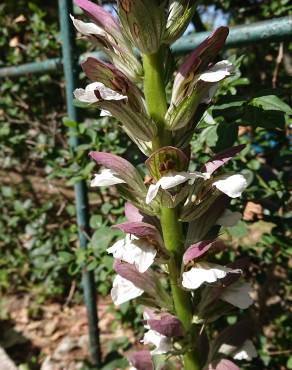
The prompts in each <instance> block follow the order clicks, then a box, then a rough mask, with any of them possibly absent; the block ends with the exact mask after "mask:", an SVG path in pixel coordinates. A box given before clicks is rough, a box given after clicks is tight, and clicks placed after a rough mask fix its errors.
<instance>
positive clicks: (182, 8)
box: [164, 0, 196, 44]
mask: <svg viewBox="0 0 292 370" xmlns="http://www.w3.org/2000/svg"><path fill="white" fill-rule="evenodd" d="M195 8H196V4H195V2H193V1H190V0H172V1H170V5H169V13H168V17H167V23H166V32H165V36H164V42H165V43H166V44H171V43H173V42H174V41H175V40H177V39H178V38H179V37H180V36H181V35H182V34H183V33H184V31H185V30H186V28H187V26H188V24H189V22H190V20H191V18H192V16H193V15H194V12H195Z"/></svg>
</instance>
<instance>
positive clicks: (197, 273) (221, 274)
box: [182, 262, 242, 289]
mask: <svg viewBox="0 0 292 370" xmlns="http://www.w3.org/2000/svg"><path fill="white" fill-rule="evenodd" d="M229 273H235V274H238V273H242V270H240V269H231V268H229V267H226V266H221V265H217V264H214V263H209V262H199V263H196V265H195V267H192V268H191V269H190V270H189V271H186V272H183V274H182V286H183V287H184V288H186V289H198V288H199V287H200V286H201V285H202V284H204V283H214V282H215V281H217V280H220V279H223V278H225V276H226V275H227V274H229Z"/></svg>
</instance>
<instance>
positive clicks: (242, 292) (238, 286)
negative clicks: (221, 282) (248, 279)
mask: <svg viewBox="0 0 292 370" xmlns="http://www.w3.org/2000/svg"><path fill="white" fill-rule="evenodd" d="M251 291H252V287H251V285H250V284H249V283H243V282H241V281H238V282H236V283H234V284H232V285H229V286H228V287H227V288H225V289H224V292H223V294H222V295H221V296H220V299H222V300H223V301H225V302H228V303H230V304H232V305H233V306H235V307H238V308H241V309H243V310H244V309H246V308H248V307H249V306H251V305H252V304H253V300H252V298H251V296H250V293H251Z"/></svg>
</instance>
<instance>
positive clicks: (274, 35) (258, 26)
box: [172, 16, 292, 54]
mask: <svg viewBox="0 0 292 370" xmlns="http://www.w3.org/2000/svg"><path fill="white" fill-rule="evenodd" d="M209 35H210V32H199V33H191V34H189V35H187V36H183V37H181V38H180V39H179V40H178V41H176V42H175V43H174V44H173V46H172V49H173V51H174V52H175V53H177V54H184V53H187V52H190V51H192V50H194V48H195V47H196V46H197V45H199V44H200V43H201V42H202V41H203V40H205V38H207V37H208V36H209ZM285 40H287V41H289V40H290V41H291V40H292V16H287V17H281V18H273V19H269V20H267V21H261V22H256V23H251V24H243V25H240V26H235V27H231V28H230V29H229V35H228V37H227V40H226V43H225V47H226V48H239V47H242V46H248V45H254V44H257V45H261V44H262V43H265V42H280V41H285Z"/></svg>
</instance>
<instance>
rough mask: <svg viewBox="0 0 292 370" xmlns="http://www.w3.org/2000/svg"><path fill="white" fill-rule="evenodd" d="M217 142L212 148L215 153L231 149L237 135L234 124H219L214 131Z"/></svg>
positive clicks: (236, 127)
mask: <svg viewBox="0 0 292 370" xmlns="http://www.w3.org/2000/svg"><path fill="white" fill-rule="evenodd" d="M216 134H217V141H216V144H215V145H214V147H213V150H214V152H215V153H218V152H221V151H222V150H224V149H227V148H229V147H231V146H232V145H233V144H234V143H235V141H236V139H237V135H238V126H237V124H236V123H234V122H233V123H229V122H220V123H219V125H218V126H217V129H216Z"/></svg>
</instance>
